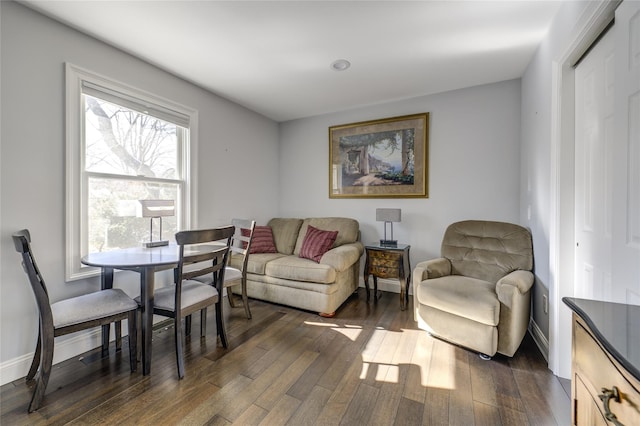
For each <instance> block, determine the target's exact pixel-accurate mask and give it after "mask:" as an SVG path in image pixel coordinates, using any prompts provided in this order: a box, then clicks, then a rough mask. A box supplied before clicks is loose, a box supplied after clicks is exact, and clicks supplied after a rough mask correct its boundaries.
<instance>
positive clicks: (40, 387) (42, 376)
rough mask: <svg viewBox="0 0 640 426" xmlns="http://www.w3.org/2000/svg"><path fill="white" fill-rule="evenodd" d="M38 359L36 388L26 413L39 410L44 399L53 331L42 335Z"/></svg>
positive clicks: (51, 357) (49, 368) (50, 360)
mask: <svg viewBox="0 0 640 426" xmlns="http://www.w3.org/2000/svg"><path fill="white" fill-rule="evenodd" d="M40 354H41V358H40V373H39V374H38V378H37V379H36V386H35V389H34V390H33V396H32V397H31V402H30V403H29V408H28V412H29V413H32V412H34V411H35V410H37V409H38V408H40V403H41V402H42V398H43V397H44V391H45V389H46V388H47V384H48V383H49V376H51V364H52V363H53V331H51V332H46V331H45V332H44V333H42V348H41V352H40Z"/></svg>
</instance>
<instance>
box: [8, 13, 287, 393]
mask: <svg viewBox="0 0 640 426" xmlns="http://www.w3.org/2000/svg"><path fill="white" fill-rule="evenodd" d="M0 12H1V27H0V28H1V46H0V48H1V52H2V64H1V88H2V92H1V134H0V136H1V138H2V139H1V150H0V161H1V174H0V194H1V206H0V219H1V221H0V250H1V251H0V254H1V259H0V265H1V272H0V335H1V344H0V373H1V374H2V377H0V381H1V382H2V383H5V382H6V381H8V380H12V379H14V378H17V377H21V376H24V375H25V374H26V368H28V362H29V359H28V356H29V354H30V353H32V352H33V350H34V349H35V341H36V336H37V311H36V306H35V302H34V300H33V295H32V292H31V289H30V288H29V286H28V284H27V280H26V276H25V275H24V273H23V271H22V268H21V266H20V262H19V257H18V255H17V253H16V252H15V250H14V249H13V245H12V242H11V238H10V236H11V233H12V232H15V231H16V230H18V229H21V228H30V229H31V231H32V236H33V239H34V250H35V253H36V257H37V260H38V263H39V266H40V268H41V271H42V273H43V275H44V277H45V280H46V281H47V285H48V287H49V291H50V295H51V299H52V300H53V301H56V300H60V299H64V298H67V297H70V296H73V295H77V294H81V293H86V292H90V291H95V290H97V289H99V280H98V278H97V277H96V278H92V279H88V280H81V281H74V282H68V283H65V282H64V269H63V267H64V262H63V256H64V253H65V241H64V238H65V229H64V223H65V196H64V194H65V164H64V161H65V160H64V158H65V157H64V155H65V139H64V122H65V109H64V108H65V107H64V106H65V101H64V94H65V85H64V63H65V62H71V63H73V64H75V65H78V66H80V67H83V68H86V69H88V70H91V71H94V72H96V73H99V74H102V75H105V76H108V77H110V78H113V79H115V80H118V81H121V82H124V83H126V84H128V85H131V86H134V87H137V88H139V89H143V90H146V91H149V92H151V93H154V94H156V95H159V96H161V97H165V98H167V99H171V100H173V101H175V102H178V103H181V104H184V105H186V106H189V107H192V108H195V109H196V110H198V111H199V128H198V134H197V140H198V147H197V153H198V156H197V158H196V159H195V161H196V166H197V171H198V178H197V180H198V193H197V195H198V208H197V226H198V227H208V226H214V225H220V224H226V223H229V221H230V219H231V218H232V217H244V216H246V217H255V218H257V219H258V220H260V221H266V220H267V219H268V218H270V217H273V216H275V215H276V214H277V212H278V204H277V200H278V178H279V176H278V171H277V170H278V165H279V158H278V125H277V123H275V122H273V121H271V120H269V119H267V118H265V117H263V116H261V115H258V114H256V113H254V112H252V111H249V110H247V109H245V108H242V107H240V106H238V105H237V104H234V103H232V102H229V101H227V100H225V99H222V98H220V97H217V96H215V95H213V94H211V93H209V92H206V91H204V90H202V89H201V88H199V87H197V86H194V85H192V84H190V83H188V82H186V81H184V80H181V79H179V78H176V77H174V76H172V75H170V74H168V73H166V72H164V71H161V70H159V69H157V68H155V67H153V66H151V65H149V64H147V63H145V62H143V61H141V60H139V59H136V58H134V57H132V56H130V55H128V54H126V53H124V52H122V51H120V50H117V49H114V48H112V47H110V46H108V45H106V44H104V43H102V42H99V41H97V40H95V39H93V38H91V37H88V36H86V35H83V34H81V33H79V32H77V31H75V30H73V29H71V28H69V27H66V26H64V25H61V24H60V23H57V22H56V21H53V20H50V19H48V18H46V17H44V16H42V15H40V14H38V13H36V12H33V11H31V10H30V9H28V8H25V7H23V6H21V5H19V4H16V3H13V2H4V1H3V2H2V6H1V9H0ZM240 165H242V166H246V167H244V168H241V167H240ZM162 278H163V279H165V280H166V279H167V276H166V275H165V276H164V277H162ZM116 280H117V285H118V286H121V287H123V288H124V289H125V291H127V292H128V293H130V294H131V295H137V294H138V292H139V287H138V285H137V284H136V283H137V280H138V277H137V276H136V275H135V274H129V273H121V274H119V275H118V277H117V278H116ZM74 339H75V340H74ZM92 339H93V341H94V342H96V343H97V340H96V339H95V336H93V337H92ZM74 342H75V343H74ZM86 344H88V343H87V342H84V341H83V340H82V336H80V337H78V336H76V335H73V336H69V337H68V338H67V339H65V338H61V339H59V340H57V346H56V358H57V359H60V358H61V357H65V356H71V355H74V354H75V353H78V352H82V351H83V350H86V349H84V348H85V347H86ZM73 352H75V353H73ZM25 365H26V367H25ZM21 369H22V370H24V371H22V370H21ZM16 372H18V373H19V372H21V375H18V376H17V377H12V375H13V374H16Z"/></svg>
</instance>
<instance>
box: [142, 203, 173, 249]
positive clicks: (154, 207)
mask: <svg viewBox="0 0 640 426" xmlns="http://www.w3.org/2000/svg"><path fill="white" fill-rule="evenodd" d="M138 201H139V202H140V205H141V210H140V214H139V216H142V217H148V218H149V219H150V220H149V221H150V228H149V242H147V243H144V246H145V247H161V246H168V245H169V241H168V240H163V239H162V218H163V217H167V216H175V214H176V207H175V202H174V200H138ZM156 218H157V219H159V220H160V233H159V234H158V240H157V241H153V219H156Z"/></svg>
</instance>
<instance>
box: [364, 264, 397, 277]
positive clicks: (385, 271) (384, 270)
mask: <svg viewBox="0 0 640 426" xmlns="http://www.w3.org/2000/svg"><path fill="white" fill-rule="evenodd" d="M369 273H371V274H373V275H375V276H376V277H378V278H398V274H399V271H398V268H389V267H386V266H371V267H369Z"/></svg>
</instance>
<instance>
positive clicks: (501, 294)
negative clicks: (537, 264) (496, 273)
mask: <svg viewBox="0 0 640 426" xmlns="http://www.w3.org/2000/svg"><path fill="white" fill-rule="evenodd" d="M532 285H533V274H532V273H531V272H529V271H520V270H518V271H513V272H511V273H510V274H508V275H505V276H504V277H502V278H500V280H499V281H498V282H497V284H496V293H498V299H499V300H500V302H502V303H504V304H505V305H507V306H511V304H512V299H513V297H514V296H516V295H517V296H521V295H523V294H525V293H527V292H528V291H529V290H530V289H531V286H532Z"/></svg>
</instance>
